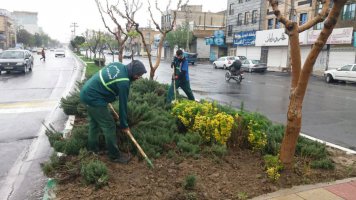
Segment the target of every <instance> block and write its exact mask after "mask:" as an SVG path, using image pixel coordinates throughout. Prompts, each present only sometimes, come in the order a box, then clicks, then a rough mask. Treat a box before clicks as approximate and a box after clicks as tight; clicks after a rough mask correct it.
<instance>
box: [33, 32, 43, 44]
mask: <svg viewBox="0 0 356 200" xmlns="http://www.w3.org/2000/svg"><path fill="white" fill-rule="evenodd" d="M34 39H35V45H36V46H37V47H40V46H42V44H43V43H42V37H41V35H40V34H38V33H35V36H34Z"/></svg>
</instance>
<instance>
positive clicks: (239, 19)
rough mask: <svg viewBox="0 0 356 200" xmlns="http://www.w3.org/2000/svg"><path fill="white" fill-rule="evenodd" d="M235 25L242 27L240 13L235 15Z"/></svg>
mask: <svg viewBox="0 0 356 200" xmlns="http://www.w3.org/2000/svg"><path fill="white" fill-rule="evenodd" d="M237 25H238V26H241V25H242V13H239V15H237Z"/></svg>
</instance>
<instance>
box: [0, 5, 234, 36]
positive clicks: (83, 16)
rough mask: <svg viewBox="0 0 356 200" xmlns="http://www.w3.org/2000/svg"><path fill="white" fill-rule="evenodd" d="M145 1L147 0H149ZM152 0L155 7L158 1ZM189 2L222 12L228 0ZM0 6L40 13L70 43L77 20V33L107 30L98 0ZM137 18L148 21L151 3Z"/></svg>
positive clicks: (53, 33)
mask: <svg viewBox="0 0 356 200" xmlns="http://www.w3.org/2000/svg"><path fill="white" fill-rule="evenodd" d="M129 1H131V0H129ZM141 1H142V2H146V0H141ZM150 1H151V3H152V4H153V6H154V0H150ZM177 1H178V0H173V2H172V6H171V8H174V7H176V4H175V3H176V2H177ZM183 1H184V0H183ZM101 2H103V3H104V2H105V0H101ZM115 2H116V1H115ZM121 2H122V1H121ZM167 2H168V0H158V5H160V6H162V7H161V8H162V9H163V10H164V8H165V7H166V6H167ZM184 2H185V1H184ZM217 2H218V3H217ZM189 4H193V5H199V4H202V5H203V11H212V12H218V11H222V10H225V9H226V7H227V0H219V1H216V0H190V1H189ZM0 8H2V9H6V10H8V11H10V12H12V11H31V12H38V25H39V26H40V27H42V28H43V30H44V32H46V33H48V34H49V35H50V37H52V38H53V39H57V40H60V41H61V42H67V41H68V40H69V39H70V36H71V28H70V25H71V23H73V22H76V23H78V25H79V27H78V28H77V30H76V32H77V35H78V34H80V33H83V32H84V31H85V30H86V29H96V30H98V29H100V30H104V29H105V27H104V26H103V23H102V21H101V18H100V14H99V12H98V9H97V7H96V4H95V1H94V0H1V3H0ZM136 19H137V21H138V22H139V23H140V24H143V25H147V24H148V21H149V19H150V18H149V14H148V12H147V6H145V5H144V7H142V9H141V10H140V11H139V13H138V15H137V17H136ZM155 19H157V20H159V21H160V14H159V13H157V12H155Z"/></svg>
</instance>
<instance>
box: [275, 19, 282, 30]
mask: <svg viewBox="0 0 356 200" xmlns="http://www.w3.org/2000/svg"><path fill="white" fill-rule="evenodd" d="M275 28H276V29H277V28H281V22H280V21H279V20H278V19H277V18H276V21H275Z"/></svg>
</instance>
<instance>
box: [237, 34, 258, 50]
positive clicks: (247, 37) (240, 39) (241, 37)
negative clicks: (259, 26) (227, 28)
mask: <svg viewBox="0 0 356 200" xmlns="http://www.w3.org/2000/svg"><path fill="white" fill-rule="evenodd" d="M255 41H256V31H242V32H238V33H235V34H234V45H237V46H254V45H255Z"/></svg>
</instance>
